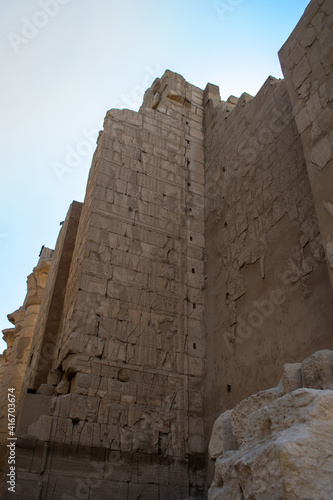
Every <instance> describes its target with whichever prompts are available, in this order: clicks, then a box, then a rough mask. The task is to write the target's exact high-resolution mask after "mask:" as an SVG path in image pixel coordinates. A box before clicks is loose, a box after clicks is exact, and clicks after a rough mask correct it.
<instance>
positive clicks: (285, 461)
mask: <svg viewBox="0 0 333 500" xmlns="http://www.w3.org/2000/svg"><path fill="white" fill-rule="evenodd" d="M332 411H333V391H330V390H326V391H318V390H314V389H298V390H296V391H293V392H292V393H290V394H287V395H286V396H283V397H281V398H279V399H278V400H277V401H274V402H272V403H270V404H268V405H267V406H264V407H262V408H260V409H258V410H257V411H256V412H254V413H252V415H251V416H250V418H249V427H248V434H247V436H246V439H245V440H244V443H243V445H242V446H241V447H240V448H239V450H237V451H233V452H232V451H229V452H227V454H226V455H225V456H223V457H222V458H218V459H217V460H216V469H215V478H214V482H213V484H212V486H211V488H210V490H209V495H208V498H209V500H230V499H235V500H241V499H243V498H255V499H256V500H267V499H268V498H269V499H270V500H280V499H281V498H283V499H284V500H294V499H295V498H297V499H302V500H309V499H312V500H330V499H331V498H332V489H333V480H332V474H331V470H332V466H333V459H332V457H333V442H332V432H333V420H332Z"/></svg>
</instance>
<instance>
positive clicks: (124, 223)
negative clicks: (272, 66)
mask: <svg viewBox="0 0 333 500" xmlns="http://www.w3.org/2000/svg"><path fill="white" fill-rule="evenodd" d="M332 18H333V13H332V3H331V2H328V1H327V0H326V1H323V0H321V1H319V0H318V1H317V0H312V2H311V3H310V5H309V7H308V9H307V10H306V12H305V15H304V17H303V18H302V20H301V21H300V23H299V25H298V26H297V28H296V30H295V32H294V33H293V34H292V35H291V37H290V39H289V40H288V41H287V43H286V44H285V46H284V47H283V48H282V49H281V51H280V59H281V62H282V67H283V70H284V72H285V76H286V80H285V81H284V80H277V79H275V78H272V77H269V78H268V79H267V81H266V82H265V84H264V85H263V87H262V88H261V90H260V91H259V92H258V94H257V95H256V96H255V97H251V96H250V95H248V94H243V95H242V96H241V97H240V98H239V99H237V98H236V97H234V96H231V97H230V98H229V99H228V100H227V101H226V102H223V101H221V99H220V94H219V88H218V87H216V86H215V85H212V84H208V85H207V87H206V89H205V91H203V90H201V89H199V88H197V87H195V86H193V85H191V84H189V83H187V82H186V81H185V80H184V78H183V77H181V76H180V75H178V74H175V73H172V72H171V71H166V72H165V74H164V75H163V76H162V77H161V78H160V79H157V80H156V81H155V82H154V83H153V85H152V87H151V88H150V89H148V90H147V92H146V94H145V97H144V101H143V105H142V107H141V108H140V110H139V112H137V113H136V112H133V111H130V110H111V111H109V112H108V113H107V115H106V118H105V122H104V130H103V132H101V133H100V135H99V138H98V141H97V149H96V152H95V155H94V158H93V162H92V167H91V170H90V174H89V179H88V184H87V190H86V196H85V201H84V203H83V204H80V203H77V202H73V204H72V206H71V207H70V210H69V212H68V215H67V217H66V220H65V221H64V223H63V225H62V229H61V231H60V234H59V238H58V241H57V245H56V248H55V252H54V255H53V259H52V263H51V267H50V262H51V261H50V259H49V260H47V262H46V261H45V259H44V258H43V259H42V257H43V256H44V257H47V258H48V257H50V256H51V255H49V254H47V255H46V253H47V252H48V250H46V249H44V254H45V255H44V254H42V256H41V261H40V263H39V264H38V266H37V268H35V270H34V276H35V278H36V279H37V289H38V293H37V295H36V294H35V295H36V297H37V298H38V300H35V299H36V297H35V295H34V293H35V292H33V291H32V288H31V287H30V285H31V283H32V281H31V280H32V278H31V279H30V281H29V287H30V288H29V289H28V295H27V299H26V301H25V304H24V309H20V310H18V312H16V313H15V314H14V315H12V316H11V318H12V321H13V322H14V323H15V330H14V329H9V330H5V331H4V336H5V338H6V340H7V342H8V350H7V353H6V354H4V355H3V357H2V360H1V361H2V364H1V377H2V387H3V388H4V389H5V392H4V394H3V396H4V397H5V393H6V390H7V387H8V384H9V379H10V378H11V374H14V373H15V371H19V373H20V375H19V380H18V387H17V389H18V391H19V390H20V388H21V386H22V390H21V396H20V400H19V404H18V408H17V411H18V413H17V417H18V428H17V436H18V440H17V443H16V457H17V461H16V467H17V488H16V493H15V494H13V493H11V492H8V491H7V492H6V493H5V496H4V498H5V499H6V498H12V499H15V498H17V499H21V498H25V497H27V498H28V497H29V499H31V500H34V499H36V500H60V499H61V500H69V499H71V500H73V499H74V498H85V499H87V500H99V499H104V498H107V497H110V498H117V499H119V500H125V499H126V500H132V499H133V500H134V499H138V498H140V500H144V499H155V498H156V499H157V498H158V499H159V500H167V499H168V500H170V499H172V500H184V499H189V498H196V499H198V500H199V499H203V498H204V497H205V491H206V489H207V484H208V483H209V482H210V480H211V477H212V474H211V473H212V470H211V466H208V469H207V447H208V440H209V436H210V434H211V430H212V427H213V423H214V420H215V419H216V417H217V416H218V415H220V414H221V412H223V411H225V410H229V409H231V408H233V407H235V406H236V405H237V404H238V403H239V402H240V401H241V400H242V399H244V398H246V397H248V396H249V395H251V394H253V393H257V392H258V391H261V390H264V389H267V388H269V387H274V386H275V385H276V384H277V383H278V381H279V376H280V367H281V365H283V364H284V363H295V362H299V361H301V360H302V359H304V358H306V357H308V356H309V355H311V354H312V353H313V352H314V351H316V350H320V349H333V337H332V329H333V315H332V301H333V291H332V286H331V279H330V278H331V274H332V262H331V259H332V248H331V247H332V241H331V240H332V237H333V227H332V214H333V208H332V207H333V198H332V194H331V193H332V189H331V185H332V184H330V180H331V178H330V175H331V174H330V172H331V170H332V169H331V167H332V165H331V163H332V120H331V118H332V109H331V108H332V106H331V104H332V77H331V74H332V71H331V67H332V57H331V54H332V50H329V48H331V47H332V29H331V28H332V26H331V25H332ZM295 117H296V119H295ZM45 252H46V253H45ZM49 268H50V271H49V276H48V279H47V281H46V274H47V271H48V270H49ZM40 273H41V274H40ZM39 276H40V277H39ZM43 290H44V293H43ZM34 297H35V298H34ZM30 313H31V314H30ZM37 316H38V319H37ZM25 321H26V323H24V325H25V326H26V327H27V328H28V329H25V326H24V328H22V325H23V323H22V322H25ZM35 325H36V326H35ZM28 330H29V331H28ZM33 331H34V333H33ZM25 332H26V333H25ZM21 337H22V338H21ZM32 337H33V338H32ZM31 340H32V341H31ZM30 343H31V347H29V346H30ZM2 424H3V426H2V430H3V436H2V437H3V438H4V436H5V432H6V429H5V427H6V416H5V413H3V415H2ZM4 458H5V446H4V440H2V459H4ZM207 470H208V474H207ZM207 478H208V479H207ZM207 481H208V482H207ZM3 486H5V485H4V484H3ZM235 498H236V497H235Z"/></svg>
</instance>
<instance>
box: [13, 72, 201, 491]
mask: <svg viewBox="0 0 333 500" xmlns="http://www.w3.org/2000/svg"><path fill="white" fill-rule="evenodd" d="M202 120H203V91H202V90H200V89H197V88H196V87H194V86H192V85H190V84H188V83H187V82H185V80H184V79H183V78H182V77H181V76H180V75H176V74H174V73H171V72H168V71H167V72H166V73H165V74H164V76H163V78H162V79H158V80H157V81H156V82H155V83H154V85H153V87H152V88H151V89H150V90H149V91H148V92H147V93H146V96H145V100H144V104H143V107H142V108H141V110H140V111H139V112H138V113H135V112H133V111H129V110H122V111H119V110H111V111H109V112H108V114H107V116H106V120H105V125H104V131H103V133H102V134H101V135H100V137H99V140H98V147H97V151H96V153H95V156H94V160H93V166H92V169H91V173H90V176H89V180H88V186H87V193H86V198H85V202H84V204H83V207H82V213H81V217H80V222H79V225H78V230H77V236H76V240H75V247H74V251H73V256H72V263H71V268H70V271H69V278H68V283H67V289H66V295H65V300H64V309H63V311H62V312H61V311H60V314H61V321H60V327H59V333H58V336H57V342H56V348H55V349H54V358H53V362H52V367H51V368H52V370H51V372H50V373H49V376H47V374H45V377H44V380H42V378H41V376H39V377H35V380H38V382H39V383H41V386H40V387H39V388H37V385H36V382H35V389H37V394H36V395H32V394H28V395H27V397H26V402H25V406H24V407H23V410H22V412H23V413H22V419H21V420H22V421H23V422H31V425H29V426H28V425H24V424H22V425H21V428H20V432H21V433H22V432H27V435H26V436H23V437H22V438H21V439H20V440H19V442H18V447H17V450H18V456H19V463H20V469H21V471H22V473H21V474H20V477H19V480H18V493H19V494H20V492H22V491H31V494H33V492H34V491H39V490H40V489H41V490H42V492H43V495H45V498H53V499H56V498H61V495H63V494H68V495H73V496H74V497H75V495H76V494H77V491H76V489H77V487H78V485H77V483H76V482H75V479H76V480H77V481H79V483H80V485H81V486H82V488H83V487H88V489H89V495H90V498H94V499H95V498H97V496H98V495H100V496H101V497H102V496H103V495H105V494H106V492H109V491H113V490H114V491H118V492H119V491H121V498H127V495H129V497H130V498H137V497H138V496H140V498H153V497H156V498H157V496H159V497H160V498H171V497H172V498H175V499H178V498H179V499H183V498H187V497H189V496H191V495H192V496H193V497H195V498H201V497H202V496H203V492H204V489H205V466H206V464H205V460H206V453H205V446H206V445H205V440H204V428H203V427H204V426H203V386H202V379H203V377H204V370H205V366H204V358H205V331H204V326H203V313H204V295H203V287H204V254H203V251H204V168H203V160H204V150H203V131H202V127H203V122H202ZM57 252H58V245H57V248H56V250H55V253H56V255H57ZM36 335H39V334H38V333H37V330H36ZM47 395H49V398H50V405H49V412H48V414H43V413H42V414H41V415H40V418H38V415H37V416H36V414H35V413H34V414H33V415H34V417H33V418H35V422H34V423H33V418H32V416H31V412H32V407H33V404H32V399H33V398H35V406H36V405H37V406H38V405H40V404H42V403H43V404H44V402H45V399H41V398H45V396H47ZM32 443H33V445H32ZM45 443H48V452H47V456H48V457H49V458H48V459H47V460H46V463H45V468H44V469H43V475H41V469H40V468H39V466H38V467H37V469H36V468H35V467H34V461H35V460H36V459H37V457H39V458H38V460H42V456H43V454H45V447H44V444H45ZM29 446H34V447H35V448H36V450H38V451H37V452H36V453H35V456H34V458H33V457H32V456H31V454H29V453H25V451H24V450H25V449H26V448H27V447H29ZM64 450H66V453H65V452H64ZM86 450H90V451H89V453H92V454H93V455H94V456H96V464H98V465H97V468H98V470H99V471H101V477H103V478H105V474H106V472H105V471H106V470H108V471H109V470H112V471H113V472H112V474H109V475H108V480H107V481H103V484H100V485H98V486H96V485H90V486H87V484H86V483H85V482H84V481H85V476H84V475H83V472H82V457H83V456H84V455H85V454H86V453H87V451H86ZM67 455H70V457H71V459H70V463H71V465H70V467H68V457H67ZM86 466H87V467H88V469H89V467H90V469H89V470H90V472H91V473H93V471H94V468H93V466H92V462H91V460H90V461H89V460H88V461H87V464H86ZM23 470H24V471H25V472H24V473H23ZM64 471H66V472H64ZM64 474H65V476H66V480H65V481H64ZM67 479H68V480H67ZM81 483H82V484H81ZM51 492H52V493H51ZM52 495H53V496H52ZM119 498H120V497H119Z"/></svg>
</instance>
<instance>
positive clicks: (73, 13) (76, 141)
mask: <svg viewBox="0 0 333 500" xmlns="http://www.w3.org/2000/svg"><path fill="white" fill-rule="evenodd" d="M307 4H308V1H307V0H292V1H290V0H279V1H278V2H276V1H271V0H178V1H176V0H168V1H167V2H165V1H163V2H162V1H158V0H155V1H153V0H141V1H137V0H123V1H122V2H119V0H117V1H114V0H94V1H92V0H37V1H36V0H11V2H1V3H0V17H1V20H2V23H1V28H0V37H1V52H0V64H1V68H2V78H1V81H0V106H1V120H0V134H1V144H2V147H1V150H0V165H1V167H0V168H1V170H0V172H1V174H0V175H1V182H0V276H1V281H0V284H1V285H0V327H1V329H4V328H9V327H10V326H11V325H10V323H9V322H8V321H7V318H6V315H7V314H8V313H11V312H13V311H14V310H15V309H17V308H18V307H20V305H21V304H22V303H23V300H24V297H25V294H26V277H27V275H28V274H30V272H31V271H32V269H33V267H34V266H35V265H36V263H37V261H38V254H39V251H40V248H41V246H42V245H45V246H48V247H50V248H54V246H55V242H56V238H57V235H58V232H59V229H60V226H59V222H60V221H62V220H63V219H64V218H65V215H66V212H67V210H68V207H69V205H70V203H71V202H72V200H74V199H75V200H78V201H83V198H84V193H85V185H86V181H87V174H88V170H89V167H90V163H91V158H92V154H93V151H94V146H93V142H94V138H95V137H96V136H97V133H98V130H100V129H101V127H102V123H103V119H104V116H105V114H106V111H107V110H108V109H111V108H114V107H117V108H130V109H135V110H137V109H138V108H139V106H140V104H141V101H142V96H143V93H144V90H145V89H146V88H147V87H149V86H150V85H151V83H152V82H153V80H154V79H155V78H156V77H158V76H161V75H162V74H163V72H164V70H165V69H170V70H172V71H176V72H178V73H180V74H182V75H183V76H184V77H185V78H186V80H187V81H189V82H190V83H192V84H194V85H197V86H199V87H201V88H205V86H206V84H207V82H210V83H214V84H216V85H219V86H220V92H221V97H222V99H227V98H228V96H229V95H231V94H233V95H236V96H239V95H241V94H242V93H243V92H248V93H249V94H252V95H255V94H256V93H257V92H258V90H259V88H260V87H261V85H262V84H263V83H264V81H265V80H266V78H267V77H268V76H269V75H272V76H275V77H277V78H281V77H282V73H281V69H280V64H279V61H278V56H277V52H278V50H279V49H280V48H281V46H282V45H283V43H284V42H285V41H286V39H287V38H288V36H289V35H290V33H291V31H292V30H293V28H294V27H295V25H296V24H297V22H298V20H299V19H300V17H301V15H302V14H303V12H304V9H305V8H306V6H307ZM73 152H74V153H76V155H75V161H74V160H73V163H71V164H69V161H68V158H67V160H66V157H67V155H68V154H69V153H72V154H73ZM63 166H65V167H66V171H64V170H63ZM4 348H5V343H4V342H2V341H0V352H1V351H2V350H3V349H4Z"/></svg>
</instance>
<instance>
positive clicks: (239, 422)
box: [231, 387, 283, 446]
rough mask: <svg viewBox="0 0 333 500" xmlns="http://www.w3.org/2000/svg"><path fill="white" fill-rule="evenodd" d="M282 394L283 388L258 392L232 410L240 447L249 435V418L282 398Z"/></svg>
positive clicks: (233, 428) (233, 424)
mask: <svg viewBox="0 0 333 500" xmlns="http://www.w3.org/2000/svg"><path fill="white" fill-rule="evenodd" d="M282 394H283V391H282V388H281V387H274V389H268V390H267V391H261V392H258V394H254V395H252V396H249V397H248V398H246V399H244V400H243V401H241V402H240V403H239V404H238V405H237V406H236V407H235V408H234V409H233V410H232V412H231V422H232V430H233V433H234V436H235V438H236V440H237V442H238V445H239V446H241V445H242V443H243V440H244V437H245V435H246V433H247V430H248V429H247V425H248V418H249V416H250V415H251V414H252V413H254V412H255V411H257V410H258V409H259V408H262V407H263V406H266V405H267V404H269V403H271V402H272V401H275V400H276V399H277V398H279V397H280V396H282Z"/></svg>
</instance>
